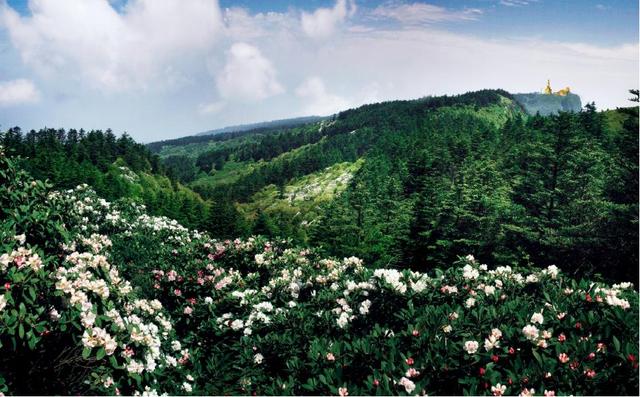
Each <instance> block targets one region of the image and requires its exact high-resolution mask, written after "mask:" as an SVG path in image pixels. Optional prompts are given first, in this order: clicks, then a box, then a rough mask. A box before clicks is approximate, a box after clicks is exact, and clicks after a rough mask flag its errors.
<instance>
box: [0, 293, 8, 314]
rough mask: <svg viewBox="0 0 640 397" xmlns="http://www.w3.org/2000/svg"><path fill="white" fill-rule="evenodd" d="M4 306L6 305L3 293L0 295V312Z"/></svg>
mask: <svg viewBox="0 0 640 397" xmlns="http://www.w3.org/2000/svg"><path fill="white" fill-rule="evenodd" d="M5 306H7V298H5V297H4V295H0V312H1V311H2V309H4V308H5Z"/></svg>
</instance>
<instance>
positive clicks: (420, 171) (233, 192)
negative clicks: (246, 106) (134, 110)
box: [153, 90, 638, 279]
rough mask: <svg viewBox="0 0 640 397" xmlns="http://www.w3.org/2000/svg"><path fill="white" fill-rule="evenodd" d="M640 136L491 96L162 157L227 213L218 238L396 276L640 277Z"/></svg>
mask: <svg viewBox="0 0 640 397" xmlns="http://www.w3.org/2000/svg"><path fill="white" fill-rule="evenodd" d="M637 128H638V110H637V108H628V109H618V110H613V111H606V112H599V111H597V110H596V108H595V106H594V105H593V104H588V105H587V106H586V107H585V109H584V110H583V111H582V112H579V113H562V112H561V113H560V114H557V115H550V116H545V117H543V116H540V115H534V116H530V115H528V114H527V113H526V112H525V111H524V109H523V107H522V105H520V104H519V103H518V102H517V101H515V100H514V97H513V96H512V95H511V94H509V93H507V92H505V91H500V90H484V91H479V92H472V93H468V94H464V95H459V96H445V97H429V98H423V99H420V100H414V101H393V102H385V103H378V104H372V105H366V106H363V107H360V108H358V109H351V110H348V111H344V112H341V113H339V114H338V115H336V116H334V117H333V118H331V119H328V120H323V121H321V122H317V123H310V124H306V125H303V126H298V127H294V128H275V129H266V130H260V131H245V132H243V133H240V134H237V133H231V134H222V135H217V136H212V137H196V138H197V139H202V140H201V141H199V142H198V143H197V144H196V143H194V142H188V143H187V144H185V145H171V146H167V145H165V146H164V147H162V148H161V149H159V152H158V153H159V155H160V157H161V158H162V162H163V164H164V165H165V166H166V167H168V168H169V169H170V173H171V174H172V175H174V176H175V177H176V178H177V179H179V180H181V181H182V182H184V183H186V184H187V185H188V186H189V187H190V188H192V189H193V190H194V191H196V192H198V193H199V194H201V195H202V197H203V198H205V199H208V200H211V201H212V203H211V204H212V211H211V216H210V218H209V222H210V223H209V224H208V225H207V229H208V230H210V231H211V232H212V233H213V234H214V235H217V236H220V237H233V236H238V235H245V236H246V235H250V234H252V233H257V234H264V235H267V236H272V237H275V236H282V237H290V238H293V239H294V240H295V241H296V242H297V243H301V244H310V245H313V246H321V247H323V248H324V249H325V250H326V251H327V254H331V255H358V256H360V257H363V258H364V259H365V260H366V261H367V263H373V264H376V265H380V266H381V265H387V266H410V267H412V268H414V269H425V268H430V267H433V266H444V265H445V264H446V263H450V262H451V261H452V260H454V259H455V258H456V256H457V255H460V254H463V253H468V252H472V253H474V254H475V255H477V256H478V257H479V258H481V259H482V260H487V261H492V262H494V263H500V264H513V263H522V261H525V262H532V263H535V264H539V265H550V264H558V265H563V266H564V267H566V268H567V270H568V271H570V272H576V273H578V272H580V273H585V272H587V273H588V272H592V271H600V272H604V270H605V269H606V274H607V275H608V276H610V277H612V278H631V279H635V278H636V275H637V271H638V270H637V266H636V264H637V258H638V256H637V251H638V245H637V244H638V238H637V222H638V206H637V203H638V196H637V186H638V179H637V164H638V157H637V148H638V139H637ZM153 147H154V148H155V149H158V146H157V145H156V146H153ZM340 164H342V165H340ZM339 165H340V166H339ZM336 167H338V168H336ZM341 170H342V171H341Z"/></svg>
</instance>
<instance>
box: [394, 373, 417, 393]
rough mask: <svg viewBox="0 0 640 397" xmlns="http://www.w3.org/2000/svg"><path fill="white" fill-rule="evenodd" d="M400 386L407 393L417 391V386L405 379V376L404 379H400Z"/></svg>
mask: <svg viewBox="0 0 640 397" xmlns="http://www.w3.org/2000/svg"><path fill="white" fill-rule="evenodd" d="M398 383H399V384H400V385H402V386H404V390H405V391H406V392H407V393H411V392H413V391H414V390H415V388H416V385H415V383H413V382H412V381H410V380H409V379H408V378H405V377H404V376H403V377H402V378H400V382H398Z"/></svg>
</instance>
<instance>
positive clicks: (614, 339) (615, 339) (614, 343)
mask: <svg viewBox="0 0 640 397" xmlns="http://www.w3.org/2000/svg"><path fill="white" fill-rule="evenodd" d="M613 346H615V348H616V351H618V352H619V351H620V341H619V340H618V338H616V337H615V336H614V337H613Z"/></svg>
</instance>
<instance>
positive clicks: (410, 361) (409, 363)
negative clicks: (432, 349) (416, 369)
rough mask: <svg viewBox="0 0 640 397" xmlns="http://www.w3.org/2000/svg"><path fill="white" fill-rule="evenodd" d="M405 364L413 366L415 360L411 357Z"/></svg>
mask: <svg viewBox="0 0 640 397" xmlns="http://www.w3.org/2000/svg"><path fill="white" fill-rule="evenodd" d="M405 362H406V363H407V365H413V358H412V357H409V358H407V359H406V360H405Z"/></svg>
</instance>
